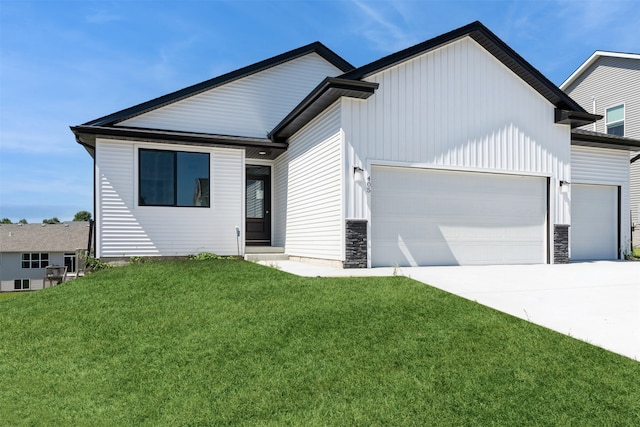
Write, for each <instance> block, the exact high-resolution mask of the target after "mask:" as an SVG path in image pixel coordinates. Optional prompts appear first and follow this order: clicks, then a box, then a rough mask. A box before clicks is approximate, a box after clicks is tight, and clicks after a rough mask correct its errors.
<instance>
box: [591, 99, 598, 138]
mask: <svg viewBox="0 0 640 427" xmlns="http://www.w3.org/2000/svg"><path fill="white" fill-rule="evenodd" d="M591 101H592V106H591V112H592V113H593V114H596V97H595V96H592V97H591ZM593 131H594V132H597V131H598V130H597V126H596V122H593Z"/></svg>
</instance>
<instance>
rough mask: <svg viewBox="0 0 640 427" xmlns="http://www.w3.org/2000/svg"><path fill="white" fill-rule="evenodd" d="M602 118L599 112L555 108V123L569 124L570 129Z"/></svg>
mask: <svg viewBox="0 0 640 427" xmlns="http://www.w3.org/2000/svg"><path fill="white" fill-rule="evenodd" d="M601 118H602V116H601V115H599V114H591V113H585V112H582V111H573V110H563V109H560V108H556V109H555V123H558V124H564V125H570V126H571V129H574V128H577V127H580V126H584V125H588V124H591V123H594V122H596V121H598V120H600V119H601Z"/></svg>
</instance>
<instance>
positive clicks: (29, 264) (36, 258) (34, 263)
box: [22, 253, 49, 268]
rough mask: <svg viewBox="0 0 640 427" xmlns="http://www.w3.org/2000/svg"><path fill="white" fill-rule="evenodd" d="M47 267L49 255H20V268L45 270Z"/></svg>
mask: <svg viewBox="0 0 640 427" xmlns="http://www.w3.org/2000/svg"><path fill="white" fill-rule="evenodd" d="M47 265H49V254H45V253H28V254H22V268H45V267H46V266H47Z"/></svg>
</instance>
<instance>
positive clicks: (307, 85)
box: [119, 53, 341, 137]
mask: <svg viewBox="0 0 640 427" xmlns="http://www.w3.org/2000/svg"><path fill="white" fill-rule="evenodd" d="M340 73H341V72H340V70H338V69H337V68H335V67H334V66H333V65H331V64H329V63H328V62H326V61H325V60H324V59H323V58H322V57H320V56H319V55H317V54H315V53H313V54H309V55H305V56H303V57H300V58H296V59H294V60H291V61H288V62H285V63H283V64H280V65H277V66H275V67H272V68H269V69H267V70H264V71H261V72H259V73H256V74H252V75H250V76H247V77H244V78H242V79H239V80H236V81H233V82H230V83H227V84H224V85H222V86H219V87H216V88H213V89H210V90H208V91H206V92H203V93H200V94H197V95H194V96H191V97H189V98H186V99H184V100H181V101H178V102H175V103H173V104H170V105H167V106H164V107H161V108H158V109H156V110H153V111H150V112H148V113H145V114H142V115H140V116H137V117H134V118H132V119H129V120H125V121H123V122H121V123H119V125H120V126H133V127H142V128H152V129H168V130H179V131H186V132H204V133H213V134H220V135H239V136H251V137H265V136H266V135H267V133H269V132H270V131H271V130H272V129H273V128H274V127H275V126H276V125H277V124H278V123H279V122H280V121H281V120H282V119H283V118H284V117H285V116H286V115H287V114H288V113H289V112H290V111H291V110H292V109H293V108H294V107H295V106H296V105H297V104H298V103H299V102H300V101H302V99H304V97H305V96H306V95H307V94H308V93H309V92H310V91H311V90H312V89H313V88H314V87H316V86H317V85H318V84H319V83H320V82H321V81H322V80H323V79H324V78H325V77H327V76H335V75H337V74H340Z"/></svg>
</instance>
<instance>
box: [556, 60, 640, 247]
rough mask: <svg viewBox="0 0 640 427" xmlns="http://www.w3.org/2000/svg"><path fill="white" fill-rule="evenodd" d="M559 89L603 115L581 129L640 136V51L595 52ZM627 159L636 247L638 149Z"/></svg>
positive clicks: (639, 230) (639, 235) (639, 240)
mask: <svg viewBox="0 0 640 427" xmlns="http://www.w3.org/2000/svg"><path fill="white" fill-rule="evenodd" d="M560 89H562V90H564V91H565V92H566V93H567V94H568V95H569V96H571V98H573V99H574V100H576V101H577V102H578V103H579V104H580V105H581V106H582V107H583V108H584V109H585V110H587V111H588V112H590V113H593V114H599V115H601V116H603V118H602V119H600V120H597V121H596V122H594V123H593V124H589V125H586V126H584V127H583V129H587V130H591V131H595V132H600V133H607V134H610V135H618V136H624V137H628V138H634V139H640V54H637V53H618V52H606V51H596V52H594V53H593V55H591V56H590V57H589V59H587V60H586V61H585V62H584V63H583V64H582V65H580V67H579V68H578V69H577V70H576V71H575V72H574V73H573V74H571V76H569V78H568V79H567V80H566V81H565V82H564V83H562V85H560ZM630 161H631V166H630V186H629V189H630V200H631V203H630V205H631V227H632V228H633V230H634V231H633V233H632V240H633V245H634V246H635V247H640V151H635V152H631V160H630Z"/></svg>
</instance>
